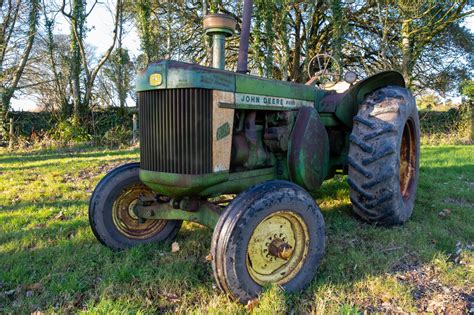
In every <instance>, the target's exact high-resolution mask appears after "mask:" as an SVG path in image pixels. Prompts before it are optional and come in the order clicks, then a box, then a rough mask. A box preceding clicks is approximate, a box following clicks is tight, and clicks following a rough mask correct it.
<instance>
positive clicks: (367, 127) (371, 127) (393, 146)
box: [348, 86, 420, 225]
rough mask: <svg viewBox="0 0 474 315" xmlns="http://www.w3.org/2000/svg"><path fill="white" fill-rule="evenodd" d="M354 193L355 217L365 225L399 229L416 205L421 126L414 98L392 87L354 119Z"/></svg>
mask: <svg viewBox="0 0 474 315" xmlns="http://www.w3.org/2000/svg"><path fill="white" fill-rule="evenodd" d="M350 142H351V143H350V148H349V157H348V164H349V179H348V182H349V187H350V199H351V202H352V205H353V210H354V212H355V213H356V214H357V215H358V216H359V217H361V218H362V219H364V220H365V221H368V222H371V223H375V224H381V225H398V224H402V223H404V222H405V221H407V220H408V219H409V218H410V216H411V214H412V212H413V207H414V204H415V197H416V189H417V185H418V171H419V160H420V123H419V119H418V110H417V108H416V103H415V99H414V97H413V96H412V95H411V93H410V92H409V91H408V90H407V89H405V88H402V87H398V86H389V87H386V88H382V89H379V90H377V91H375V92H374V93H372V94H370V95H369V96H368V97H367V98H366V99H365V101H364V102H363V103H362V105H361V106H360V109H359V112H358V114H357V115H356V116H355V118H354V127H353V129H352V134H351V136H350Z"/></svg>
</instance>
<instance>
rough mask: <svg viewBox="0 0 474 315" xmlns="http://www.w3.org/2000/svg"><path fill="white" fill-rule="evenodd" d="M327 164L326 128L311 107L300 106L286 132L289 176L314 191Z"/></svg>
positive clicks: (324, 175)
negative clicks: (288, 142)
mask: <svg viewBox="0 0 474 315" xmlns="http://www.w3.org/2000/svg"><path fill="white" fill-rule="evenodd" d="M328 168H329V140H328V135H327V132H326V128H324V125H323V124H322V123H321V120H320V119H319V115H318V112H317V111H316V110H315V109H314V108H310V107H302V108H300V110H299V111H298V116H297V118H296V122H295V126H294V127H293V131H292V133H291V136H290V145H289V149H288V170H289V175H290V179H291V180H292V181H293V182H295V183H296V184H298V185H300V186H302V187H304V188H305V189H306V190H308V191H309V192H315V191H317V189H318V188H319V187H320V186H321V184H322V182H323V180H324V179H325V178H326V175H327V173H328Z"/></svg>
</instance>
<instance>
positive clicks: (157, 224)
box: [112, 184, 166, 240]
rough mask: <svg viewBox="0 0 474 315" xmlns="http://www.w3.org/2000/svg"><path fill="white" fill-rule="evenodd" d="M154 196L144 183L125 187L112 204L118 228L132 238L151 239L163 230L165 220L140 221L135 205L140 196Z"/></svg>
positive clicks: (114, 220)
mask: <svg viewBox="0 0 474 315" xmlns="http://www.w3.org/2000/svg"><path fill="white" fill-rule="evenodd" d="M147 196H154V194H153V192H152V191H151V190H150V189H149V188H148V187H146V186H145V185H143V184H136V185H133V186H130V187H127V188H125V189H124V190H123V191H122V192H121V193H120V195H119V196H118V197H117V199H116V200H115V201H114V204H113V206H112V220H113V223H114V225H115V227H116V228H117V230H118V231H119V232H120V233H121V234H123V235H124V236H126V237H127V238H130V239H136V240H144V239H149V238H151V237H153V236H155V235H156V234H157V233H159V232H160V231H161V230H163V228H164V226H165V225H166V221H165V220H144V221H141V222H140V221H139V220H138V217H137V215H136V214H135V209H134V208H135V207H136V206H137V205H138V203H139V201H140V197H147Z"/></svg>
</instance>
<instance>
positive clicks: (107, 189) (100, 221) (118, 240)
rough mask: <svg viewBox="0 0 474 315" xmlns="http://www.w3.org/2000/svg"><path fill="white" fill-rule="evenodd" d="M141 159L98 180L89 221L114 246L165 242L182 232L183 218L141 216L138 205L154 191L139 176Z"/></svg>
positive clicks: (108, 245) (111, 246) (97, 233)
mask: <svg viewBox="0 0 474 315" xmlns="http://www.w3.org/2000/svg"><path fill="white" fill-rule="evenodd" d="M139 169H140V164H139V163H130V164H125V165H122V166H119V167H117V168H116V169H114V170H112V171H111V172H110V173H108V174H107V175H105V177H104V178H103V179H102V180H101V181H100V182H99V184H97V187H96V188H95V190H94V192H93V194H92V197H91V200H90V202H89V223H90V226H91V228H92V231H93V232H94V235H95V236H96V238H97V239H98V240H99V241H100V242H101V243H102V244H104V245H105V246H107V247H109V248H111V249H113V250H121V249H125V248H128V247H131V246H135V245H139V244H146V243H154V242H165V241H169V240H172V239H173V238H174V237H175V236H176V234H177V233H178V231H179V229H180V227H181V224H182V221H178V220H176V221H173V220H144V221H140V220H138V217H136V215H135V214H134V207H135V206H136V204H137V202H138V201H139V198H140V197H152V196H154V195H155V194H154V192H153V191H152V190H151V189H150V188H148V187H147V186H145V185H144V184H143V183H142V182H141V181H140V178H139V176H138V173H139Z"/></svg>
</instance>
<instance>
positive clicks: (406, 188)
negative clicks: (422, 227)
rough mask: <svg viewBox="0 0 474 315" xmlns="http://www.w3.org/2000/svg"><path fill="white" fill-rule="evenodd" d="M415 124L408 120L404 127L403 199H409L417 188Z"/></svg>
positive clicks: (402, 146) (402, 147) (401, 171)
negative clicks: (415, 182)
mask: <svg viewBox="0 0 474 315" xmlns="http://www.w3.org/2000/svg"><path fill="white" fill-rule="evenodd" d="M416 153H417V152H416V143H415V126H414V125H413V121H411V120H408V121H407V122H406V124H405V127H404V129H403V135H402V144H401V146H400V191H401V194H402V197H403V200H405V201H406V200H408V199H409V198H410V196H411V195H412V194H413V191H414V190H415V189H416V187H414V185H413V182H414V180H415V174H416Z"/></svg>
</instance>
